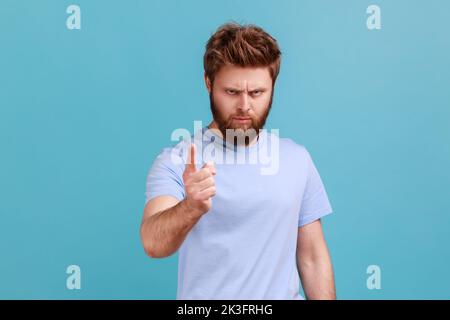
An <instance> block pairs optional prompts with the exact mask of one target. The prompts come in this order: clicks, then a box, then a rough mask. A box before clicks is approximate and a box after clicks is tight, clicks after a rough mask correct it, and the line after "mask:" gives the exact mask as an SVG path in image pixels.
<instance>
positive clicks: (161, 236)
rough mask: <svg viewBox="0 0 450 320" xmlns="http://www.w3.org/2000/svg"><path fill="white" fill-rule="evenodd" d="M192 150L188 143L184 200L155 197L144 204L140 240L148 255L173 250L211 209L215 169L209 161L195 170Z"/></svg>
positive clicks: (160, 254)
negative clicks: (188, 151)
mask: <svg viewBox="0 0 450 320" xmlns="http://www.w3.org/2000/svg"><path fill="white" fill-rule="evenodd" d="M195 150H196V148H195V145H194V144H191V149H190V153H189V156H188V162H187V164H186V168H185V171H184V173H183V182H184V186H185V192H186V197H185V199H184V200H182V201H179V200H178V199H176V198H175V197H173V196H169V195H164V196H158V197H155V198H153V199H151V200H150V201H149V202H148V203H147V205H146V206H145V209H144V216H143V218H142V224H141V241H142V244H143V246H144V250H145V252H146V253H147V254H148V255H149V256H150V257H153V258H163V257H167V256H170V255H171V254H173V253H174V252H175V251H177V250H178V248H179V247H180V246H181V244H182V243H183V241H184V239H185V238H186V236H187V234H188V233H189V231H190V230H191V229H192V228H193V227H194V225H195V224H196V223H197V221H198V220H199V219H200V218H201V217H202V216H203V214H205V213H206V212H208V210H209V209H210V208H211V204H212V202H211V198H212V197H213V196H214V195H215V192H216V189H215V184H214V179H213V175H215V168H214V166H213V165H212V164H206V165H204V166H203V168H202V169H200V170H197V168H196V166H195V154H196V151H195ZM191 159H192V160H191Z"/></svg>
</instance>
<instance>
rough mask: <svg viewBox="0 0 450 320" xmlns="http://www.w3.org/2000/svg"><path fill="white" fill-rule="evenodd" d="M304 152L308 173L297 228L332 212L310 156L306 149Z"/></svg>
mask: <svg viewBox="0 0 450 320" xmlns="http://www.w3.org/2000/svg"><path fill="white" fill-rule="evenodd" d="M304 150H305V154H306V163H307V170H308V171H307V178H306V186H305V190H304V193H303V198H302V203H301V207H300V213H299V220H298V226H299V227H301V226H304V225H306V224H308V223H311V222H313V221H315V220H317V219H320V218H321V217H323V216H325V215H328V214H330V213H332V211H333V210H332V208H331V205H330V201H329V200H328V195H327V193H326V190H325V187H324V185H323V183H322V179H321V178H320V175H319V172H318V171H317V168H316V166H315V165H314V162H313V160H312V158H311V155H310V154H309V152H308V151H307V150H306V149H304Z"/></svg>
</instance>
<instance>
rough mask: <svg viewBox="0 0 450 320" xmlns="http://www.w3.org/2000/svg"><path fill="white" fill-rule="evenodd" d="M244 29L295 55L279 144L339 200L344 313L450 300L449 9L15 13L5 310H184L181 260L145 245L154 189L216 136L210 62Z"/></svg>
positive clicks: (267, 5)
mask: <svg viewBox="0 0 450 320" xmlns="http://www.w3.org/2000/svg"><path fill="white" fill-rule="evenodd" d="M70 4H77V5H79V6H80V8H81V30H68V29H67V27H66V19H67V17H68V16H69V14H67V13H66V8H67V7H68V6H69V5H70ZM371 4H376V5H378V6H380V8H381V23H382V28H381V30H372V31H370V30H368V29H367V27H366V19H367V17H368V16H369V15H368V14H367V13H366V8H367V7H368V6H369V5H371ZM230 20H235V21H237V22H240V23H254V24H257V25H260V26H261V27H263V28H264V29H266V30H267V31H268V32H269V33H271V34H272V35H273V36H274V37H275V38H276V39H277V40H278V42H279V44H280V46H281V50H282V52H283V60H282V68H281V73H280V76H279V79H278V82H277V85H276V92H275V97H274V104H273V109H272V111H271V114H270V116H269V120H268V123H267V126H266V127H267V128H279V129H280V136H282V137H289V138H292V139H294V140H295V141H296V142H297V143H299V144H303V145H305V146H306V147H307V148H308V150H310V152H311V154H312V156H313V159H314V161H315V163H316V166H317V168H318V170H319V172H320V174H321V176H322V179H323V181H324V183H325V186H326V189H327V192H328V195H329V198H330V201H331V204H332V206H333V209H334V215H332V216H330V217H327V218H325V219H324V228H325V233H326V238H327V241H328V245H329V248H330V251H331V255H332V259H333V263H334V268H335V275H336V287H337V294H338V298H341V299H393V298H401V299H418V298H423V299H431V298H438V299H443V298H447V299H449V298H450V289H449V287H450V276H449V273H448V270H449V263H450V250H449V248H448V245H449V243H450V232H449V226H450V224H449V223H450V217H449V213H450V199H449V198H450V197H449V191H450V188H449V187H450V172H449V164H450V125H449V122H450V121H449V120H450V111H449V108H450V90H449V80H450V37H449V31H450V27H449V26H450V3H449V2H448V1H444V0H442V1H437V0H432V1H424V0H422V1H406V0H402V1H401V0H397V1H381V0H379V1H375V2H373V1H361V0H358V1H357V0H353V1H318V0H314V1H294V0H292V1H262V0H255V1H236V0H235V1H225V0H222V1H206V0H203V1H167V0H164V1H162V0H161V1H143V0H142V1H113V2H112V1H87V0H83V1H82V0H79V1H76V2H71V1H60V0H54V1H18V0H2V1H1V2H0V155H1V157H0V198H1V201H0V215H1V220H0V253H1V258H0V298H29V299H47V298H54V299H72V298H74V299H75V298H76V299H79V298H81V299H92V298H101V299H110V298H112V299H116V298H121V299H173V298H175V294H176V282H177V256H176V255H174V256H171V257H169V258H166V259H151V258H148V257H147V256H146V255H145V254H144V251H143V249H142V247H141V244H140V239H139V226H140V222H141V215H142V210H143V205H144V192H145V179H146V174H147V172H148V169H149V167H150V165H151V163H152V161H153V159H154V157H155V156H156V155H157V154H158V153H159V151H160V150H161V149H162V148H163V147H165V146H169V145H172V143H173V142H172V141H170V134H171V133H172V131H173V130H174V129H175V128H187V129H188V130H190V131H191V132H192V130H193V121H194V120H202V121H203V123H204V124H207V123H209V121H210V120H211V115H210V110H209V100H208V95H207V92H206V90H205V87H204V83H203V65H202V56H203V52H204V45H205V42H206V41H207V39H208V38H209V36H210V35H211V34H212V33H213V32H214V31H215V30H216V28H217V27H218V26H219V25H220V24H222V23H224V22H227V21H230ZM71 264H76V265H79V266H80V267H81V273H82V275H81V286H82V289H81V290H68V289H67V288H66V279H67V277H68V275H67V274H66V268H67V266H69V265H71ZM372 264H375V265H379V266H380V268H381V289H380V290H369V289H368V288H367V286H366V279H367V278H368V274H366V268H367V267H368V266H369V265H372Z"/></svg>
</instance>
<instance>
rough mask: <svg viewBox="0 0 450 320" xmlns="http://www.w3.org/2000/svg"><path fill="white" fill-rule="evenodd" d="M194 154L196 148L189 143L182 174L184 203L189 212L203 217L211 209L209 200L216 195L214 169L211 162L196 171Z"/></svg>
mask: <svg viewBox="0 0 450 320" xmlns="http://www.w3.org/2000/svg"><path fill="white" fill-rule="evenodd" d="M196 153H197V152H196V146H195V144H194V143H191V145H190V147H189V152H188V157H187V162H186V167H185V169H184V172H183V182H184V188H185V192H186V198H185V201H186V204H187V205H188V207H189V208H190V209H191V210H193V211H195V212H196V213H198V214H201V215H203V214H205V213H206V212H207V211H208V210H209V209H211V205H212V200H211V198H212V197H214V196H215V194H216V186H215V182H214V176H215V174H216V169H215V167H214V164H213V163H212V162H208V163H206V164H205V165H204V166H203V167H202V168H201V169H200V170H197V167H196V166H195V163H196V161H195V160H196Z"/></svg>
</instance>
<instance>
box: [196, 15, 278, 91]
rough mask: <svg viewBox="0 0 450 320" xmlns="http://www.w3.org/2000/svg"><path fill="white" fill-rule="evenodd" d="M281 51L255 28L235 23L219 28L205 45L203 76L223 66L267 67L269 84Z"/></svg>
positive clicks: (212, 76) (269, 38) (254, 26)
mask: <svg viewBox="0 0 450 320" xmlns="http://www.w3.org/2000/svg"><path fill="white" fill-rule="evenodd" d="M280 64H281V51H280V48H279V47H278V44H277V41H276V40H275V39H274V38H273V37H272V36H271V35H270V34H268V33H267V32H265V31H264V30H263V29H262V28H260V27H258V26H256V25H251V24H250V25H240V24H238V23H235V22H230V23H226V24H224V25H222V26H220V27H219V28H218V29H217V31H216V32H215V33H214V34H213V35H212V36H211V38H209V40H208V42H207V43H206V51H205V54H204V57H203V66H204V68H205V74H206V76H207V77H208V78H209V80H210V81H211V83H213V82H214V77H215V75H216V74H217V72H218V71H219V69H220V68H221V67H222V66H224V65H236V66H240V67H266V66H267V67H269V72H270V76H271V78H272V85H274V84H275V81H276V79H277V76H278V73H279V72H280Z"/></svg>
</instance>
